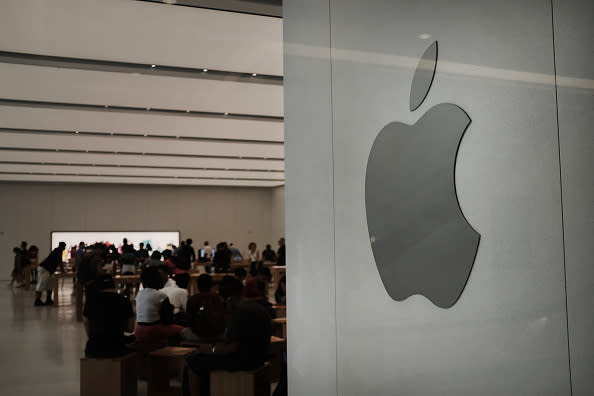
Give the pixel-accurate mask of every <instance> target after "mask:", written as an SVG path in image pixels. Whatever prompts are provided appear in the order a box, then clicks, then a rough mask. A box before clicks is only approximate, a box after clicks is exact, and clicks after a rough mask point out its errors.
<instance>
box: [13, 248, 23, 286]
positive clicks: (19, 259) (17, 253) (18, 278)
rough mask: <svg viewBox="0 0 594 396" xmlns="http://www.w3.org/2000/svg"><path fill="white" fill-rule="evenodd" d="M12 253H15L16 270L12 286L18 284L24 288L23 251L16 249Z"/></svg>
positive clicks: (14, 270)
mask: <svg viewBox="0 0 594 396" xmlns="http://www.w3.org/2000/svg"><path fill="white" fill-rule="evenodd" d="M12 253H14V268H13V269H12V280H11V281H10V286H12V285H14V284H15V283H16V285H17V287H23V276H22V268H21V267H22V265H21V262H22V258H23V257H22V254H21V249H19V248H18V247H15V248H14V249H12Z"/></svg>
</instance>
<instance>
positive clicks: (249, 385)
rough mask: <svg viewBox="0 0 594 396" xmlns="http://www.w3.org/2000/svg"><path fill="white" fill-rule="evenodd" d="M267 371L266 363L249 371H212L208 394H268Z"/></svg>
mask: <svg viewBox="0 0 594 396" xmlns="http://www.w3.org/2000/svg"><path fill="white" fill-rule="evenodd" d="M190 371H191V370H190ZM268 371H269V365H268V364H266V365H265V366H262V367H260V368H258V369H255V370H250V371H212V372H211V373H210V396H269V395H270V378H269V372H268Z"/></svg>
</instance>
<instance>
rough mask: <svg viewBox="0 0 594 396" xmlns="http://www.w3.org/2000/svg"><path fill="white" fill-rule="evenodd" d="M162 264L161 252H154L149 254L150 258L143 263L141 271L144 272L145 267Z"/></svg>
mask: <svg viewBox="0 0 594 396" xmlns="http://www.w3.org/2000/svg"><path fill="white" fill-rule="evenodd" d="M162 264H163V262H162V261H161V252H159V251H158V250H155V251H154V252H152V253H151V258H148V259H146V260H144V262H143V263H142V269H143V270H144V269H145V268H146V267H151V266H154V265H162Z"/></svg>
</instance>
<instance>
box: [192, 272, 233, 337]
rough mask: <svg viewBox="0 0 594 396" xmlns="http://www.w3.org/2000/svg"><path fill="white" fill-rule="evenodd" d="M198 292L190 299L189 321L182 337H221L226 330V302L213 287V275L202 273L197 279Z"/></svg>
mask: <svg viewBox="0 0 594 396" xmlns="http://www.w3.org/2000/svg"><path fill="white" fill-rule="evenodd" d="M196 282H197V283H198V294H195V295H193V296H192V297H190V299H189V300H188V306H187V319H186V320H187V323H188V324H189V326H190V327H189V328H186V329H185V330H184V332H183V334H182V337H183V338H184V339H186V340H199V339H216V338H221V337H222V336H223V333H224V332H225V304H224V302H223V299H222V298H221V296H219V295H218V294H216V293H214V292H213V291H212V290H211V289H212V277H211V276H210V275H208V274H202V275H200V276H199V277H198V279H196Z"/></svg>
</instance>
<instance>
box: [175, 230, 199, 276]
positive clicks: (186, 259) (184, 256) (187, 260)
mask: <svg viewBox="0 0 594 396" xmlns="http://www.w3.org/2000/svg"><path fill="white" fill-rule="evenodd" d="M177 256H178V257H179V259H180V260H181V261H182V263H183V265H184V268H187V269H190V268H191V267H192V263H193V262H194V261H195V260H196V252H195V251H194V248H193V247H192V240H191V239H190V238H188V239H186V243H185V244H184V245H182V246H181V247H180V248H179V251H178V253H177Z"/></svg>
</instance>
